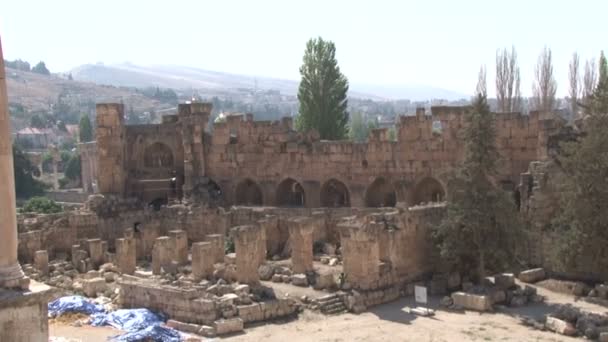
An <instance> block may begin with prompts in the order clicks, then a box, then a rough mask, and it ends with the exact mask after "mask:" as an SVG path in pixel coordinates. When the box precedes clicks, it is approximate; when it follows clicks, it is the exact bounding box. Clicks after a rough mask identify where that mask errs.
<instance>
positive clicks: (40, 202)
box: [21, 197, 63, 214]
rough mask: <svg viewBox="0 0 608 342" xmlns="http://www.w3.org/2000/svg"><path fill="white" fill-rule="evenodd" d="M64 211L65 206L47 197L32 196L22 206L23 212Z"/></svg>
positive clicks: (47, 212) (50, 212)
mask: <svg viewBox="0 0 608 342" xmlns="http://www.w3.org/2000/svg"><path fill="white" fill-rule="evenodd" d="M61 211H63V207H61V205H60V204H59V203H57V202H55V201H53V200H52V199H49V198H47V197H32V198H30V199H29V200H28V201H27V202H26V203H25V205H23V207H22V208H21V212H23V213H38V214H53V213H59V212H61Z"/></svg>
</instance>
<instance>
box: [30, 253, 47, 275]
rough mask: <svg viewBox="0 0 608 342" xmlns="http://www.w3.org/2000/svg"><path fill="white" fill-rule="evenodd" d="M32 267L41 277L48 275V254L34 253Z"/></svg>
mask: <svg viewBox="0 0 608 342" xmlns="http://www.w3.org/2000/svg"><path fill="white" fill-rule="evenodd" d="M34 267H36V269H37V270H38V271H39V272H40V274H42V275H45V276H46V275H48V274H49V253H48V252H47V251H45V250H44V251H36V253H34Z"/></svg>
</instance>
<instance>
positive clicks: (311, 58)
mask: <svg viewBox="0 0 608 342" xmlns="http://www.w3.org/2000/svg"><path fill="white" fill-rule="evenodd" d="M300 74H301V75H302V80H301V82H300V87H299V89H298V100H299V102H300V112H299V115H298V117H297V121H296V126H297V128H298V130H300V131H306V130H309V129H316V130H317V131H318V132H319V134H320V136H321V139H329V140H335V139H342V138H344V137H345V136H346V134H347V123H348V112H347V106H348V100H347V93H348V80H347V79H346V77H345V76H344V75H343V74H342V73H341V72H340V68H339V67H338V61H337V60H336V47H335V45H334V43H333V42H331V41H325V40H323V39H322V38H320V37H319V38H317V39H311V40H309V41H308V43H307V44H306V51H305V52H304V58H303V65H302V67H300Z"/></svg>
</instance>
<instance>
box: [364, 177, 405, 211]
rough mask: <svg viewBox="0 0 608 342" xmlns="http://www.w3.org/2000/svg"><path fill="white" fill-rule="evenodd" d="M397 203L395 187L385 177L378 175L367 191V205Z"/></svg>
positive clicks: (379, 205)
mask: <svg viewBox="0 0 608 342" xmlns="http://www.w3.org/2000/svg"><path fill="white" fill-rule="evenodd" d="M396 204H397V192H396V191H395V187H394V186H393V184H391V183H390V182H389V181H388V180H386V179H385V178H384V177H378V178H376V180H374V182H373V183H372V184H370V186H368V187H367V190H366V191H365V206H366V207H374V208H378V207H394V206H395V205H396Z"/></svg>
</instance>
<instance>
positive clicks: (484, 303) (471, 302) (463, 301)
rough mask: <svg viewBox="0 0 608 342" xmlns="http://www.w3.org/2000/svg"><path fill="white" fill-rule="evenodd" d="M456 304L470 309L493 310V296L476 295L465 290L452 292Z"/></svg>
mask: <svg viewBox="0 0 608 342" xmlns="http://www.w3.org/2000/svg"><path fill="white" fill-rule="evenodd" d="M452 300H453V301H454V305H456V306H461V307H463V308H465V309H468V310H475V311H490V310H492V298H490V296H483V295H475V294H470V293H464V292H454V293H452Z"/></svg>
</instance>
